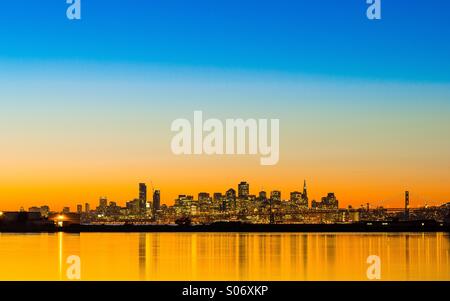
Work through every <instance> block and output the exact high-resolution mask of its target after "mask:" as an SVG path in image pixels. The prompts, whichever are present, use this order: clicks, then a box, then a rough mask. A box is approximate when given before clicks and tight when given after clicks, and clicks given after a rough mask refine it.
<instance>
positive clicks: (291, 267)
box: [0, 233, 450, 280]
mask: <svg viewBox="0 0 450 301" xmlns="http://www.w3.org/2000/svg"><path fill="white" fill-rule="evenodd" d="M449 250H450V237H449V236H448V234H445V233H397V234H395V233H354V234H348V233H305V234H304V233H268V234H259V233H82V234H67V233H56V234H6V233H2V234H0V266H1V268H0V280H65V279H67V278H66V270H67V268H68V266H69V265H68V264H67V263H66V259H67V257H68V256H70V255H78V256H80V259H81V279H82V280H367V278H366V270H367V268H368V264H367V263H366V259H367V257H368V256H369V255H378V256H380V258H381V277H382V280H450V264H449V253H450V251H449Z"/></svg>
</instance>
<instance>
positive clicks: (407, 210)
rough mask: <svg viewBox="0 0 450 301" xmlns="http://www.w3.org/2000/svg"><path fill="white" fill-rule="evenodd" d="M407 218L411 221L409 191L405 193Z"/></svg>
mask: <svg viewBox="0 0 450 301" xmlns="http://www.w3.org/2000/svg"><path fill="white" fill-rule="evenodd" d="M405 218H406V219H409V191H405Z"/></svg>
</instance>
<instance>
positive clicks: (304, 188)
mask: <svg viewBox="0 0 450 301" xmlns="http://www.w3.org/2000/svg"><path fill="white" fill-rule="evenodd" d="M302 197H303V199H305V200H306V202H308V191H307V189H306V180H304V181H303V193H302Z"/></svg>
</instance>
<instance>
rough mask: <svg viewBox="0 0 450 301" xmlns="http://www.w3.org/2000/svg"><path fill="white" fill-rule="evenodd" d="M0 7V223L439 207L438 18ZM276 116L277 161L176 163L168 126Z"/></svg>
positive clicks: (446, 165)
mask: <svg viewBox="0 0 450 301" xmlns="http://www.w3.org/2000/svg"><path fill="white" fill-rule="evenodd" d="M67 7H68V5H67V4H66V3H65V1H62V0H52V1H20V2H19V1H13V0H5V1H2V3H1V4H0V108H1V110H0V135H1V136H0V137H2V139H1V140H0V166H1V168H0V209H2V210H17V209H18V208H19V207H21V206H23V207H24V208H28V207H30V206H33V205H43V204H47V205H50V207H51V208H53V209H55V210H56V209H61V208H62V207H63V206H71V208H73V209H74V208H75V205H76V204H82V203H85V202H90V203H92V204H93V205H95V204H97V202H98V198H99V197H100V196H107V197H108V199H109V200H111V201H116V202H118V203H119V204H122V205H123V204H124V203H125V201H128V200H131V199H133V198H136V197H137V193H138V183H139V182H147V183H148V184H149V186H151V185H150V183H153V186H154V187H155V188H157V189H160V190H161V196H162V201H163V202H164V203H168V204H172V203H173V200H174V199H175V197H176V196H177V195H178V194H193V195H196V194H197V193H198V192H200V191H207V192H210V193H213V192H215V191H219V192H225V190H227V189H228V188H231V187H233V188H235V189H236V187H237V184H238V183H239V182H240V181H241V180H245V181H248V182H249V183H250V190H251V193H253V194H257V192H258V191H259V190H260V189H264V190H267V191H270V190H275V189H279V190H282V197H283V198H288V196H289V192H290V191H293V190H301V189H302V186H303V180H304V179H306V181H307V183H308V189H309V195H310V198H311V199H312V198H315V199H320V198H321V197H322V196H324V195H326V193H327V192H331V191H333V192H335V193H336V196H337V198H338V199H339V200H340V202H341V204H342V205H343V206H346V205H349V204H352V205H353V206H359V205H360V204H365V203H367V202H370V203H371V204H373V205H383V206H387V207H401V206H402V205H403V194H404V191H405V190H410V191H411V203H412V206H419V205H424V204H425V203H428V204H440V203H443V202H447V201H449V195H450V185H448V183H449V182H450V141H449V139H448V137H449V136H450V119H449V118H448V116H449V113H450V60H449V54H450V41H449V39H448V37H449V36H450V17H449V14H450V3H448V1H444V0H428V1H419V0H410V1H406V0H397V1H392V0H383V1H382V19H381V20H375V21H371V20H368V19H367V17H366V9H367V4H366V3H365V1H363V0H349V1H337V0H322V1H303V0H297V1H288V0H279V1H250V0H245V1H242V0H241V1H235V0H228V1H224V0H217V1H200V0H192V1H181V0H170V1H167V0H164V1H163V0H161V1H138V0H129V1H118V0H116V1H114V0H110V1H106V0H96V1H86V0H84V1H83V0H82V1H81V20H68V19H67V17H66V9H67ZM194 110H202V111H203V112H204V115H205V118H219V119H222V120H224V119H225V118H244V119H245V118H255V119H257V118H278V119H280V161H279V163H278V164H277V165H275V166H261V165H260V164H259V156H248V155H247V156H217V155H216V156H206V155H201V156H175V155H174V154H173V153H172V152H171V150H170V141H171V139H172V137H173V135H174V133H172V132H171V131H170V124H171V123H172V121H173V120H175V119H177V118H187V119H190V120H192V118H193V111H194Z"/></svg>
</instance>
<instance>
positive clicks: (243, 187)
mask: <svg viewBox="0 0 450 301" xmlns="http://www.w3.org/2000/svg"><path fill="white" fill-rule="evenodd" d="M138 184H139V185H138V190H137V191H135V195H134V196H131V197H130V198H128V199H125V200H116V199H112V198H110V197H108V195H107V194H103V195H101V196H99V197H98V198H97V199H96V200H93V201H83V202H73V204H63V205H61V208H60V209H61V210H59V209H58V207H56V206H49V205H48V204H49V203H48V202H42V203H39V204H37V203H34V204H32V205H30V206H20V207H19V208H13V209H8V208H7V209H8V210H5V208H0V211H17V210H18V209H20V210H27V208H29V209H31V208H33V209H35V210H37V209H39V208H40V207H41V206H43V207H45V208H46V210H47V211H49V210H48V209H49V208H51V209H52V210H51V211H53V212H65V211H67V212H69V208H70V212H78V213H80V212H89V211H90V210H95V208H96V204H98V206H100V207H102V206H103V207H106V206H107V205H109V203H113V204H114V205H116V204H117V205H118V206H121V207H126V205H127V204H128V203H131V202H133V201H138V202H139V207H140V208H145V204H147V203H152V202H153V201H154V199H155V193H156V195H157V197H156V198H157V202H158V205H159V206H161V205H166V206H173V205H175V204H176V201H177V200H178V199H179V198H180V196H183V197H188V198H191V199H192V200H193V201H200V200H201V198H202V196H204V197H207V198H211V199H213V198H215V196H216V195H217V194H220V196H226V195H227V192H228V191H230V190H233V192H234V194H235V195H236V197H235V198H236V199H240V198H245V199H248V198H250V199H258V198H260V197H261V196H262V195H264V198H267V199H272V197H273V195H272V193H273V192H276V193H278V194H279V195H277V196H276V198H277V199H279V200H280V201H292V199H293V198H295V196H293V195H295V194H298V195H299V198H306V208H311V207H312V204H313V202H320V201H321V200H323V198H325V197H326V195H328V196H330V194H331V195H333V197H334V195H335V192H333V191H327V192H326V193H322V195H321V196H320V197H312V198H311V197H310V196H311V193H310V192H309V188H308V187H309V186H308V185H307V182H306V179H304V180H303V186H302V187H301V189H296V190H289V191H283V190H279V189H265V188H264V187H261V189H253V190H251V189H250V187H251V186H250V183H249V182H246V181H240V183H239V184H237V185H235V187H229V188H227V189H222V190H221V191H207V190H197V191H196V192H195V193H186V192H179V193H178V194H176V197H175V198H174V199H172V200H169V201H167V200H165V199H164V197H163V198H161V194H162V195H164V191H161V189H159V188H158V187H155V186H153V182H152V181H150V188H151V191H148V190H147V188H148V187H147V183H144V182H139V183H138ZM148 193H150V195H148ZM262 193H263V194H262ZM406 194H407V197H406V198H407V205H406V204H405V191H402V197H403V203H402V204H400V206H389V204H388V203H385V202H379V201H378V202H369V201H367V202H361V203H359V204H356V203H353V204H352V203H348V202H345V201H342V202H341V201H339V204H340V205H341V206H339V208H349V207H351V208H355V209H358V208H367V206H370V207H371V208H381V207H382V208H386V209H392V208H397V209H398V208H405V207H409V208H421V207H425V206H439V205H443V204H446V203H449V201H448V200H442V201H441V202H425V203H423V204H420V203H417V202H414V201H413V202H412V203H410V198H409V195H410V191H409V190H406ZM413 195H414V193H413ZM159 206H158V208H159ZM74 208H76V210H73V211H72V209H74ZM80 209H81V210H80Z"/></svg>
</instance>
